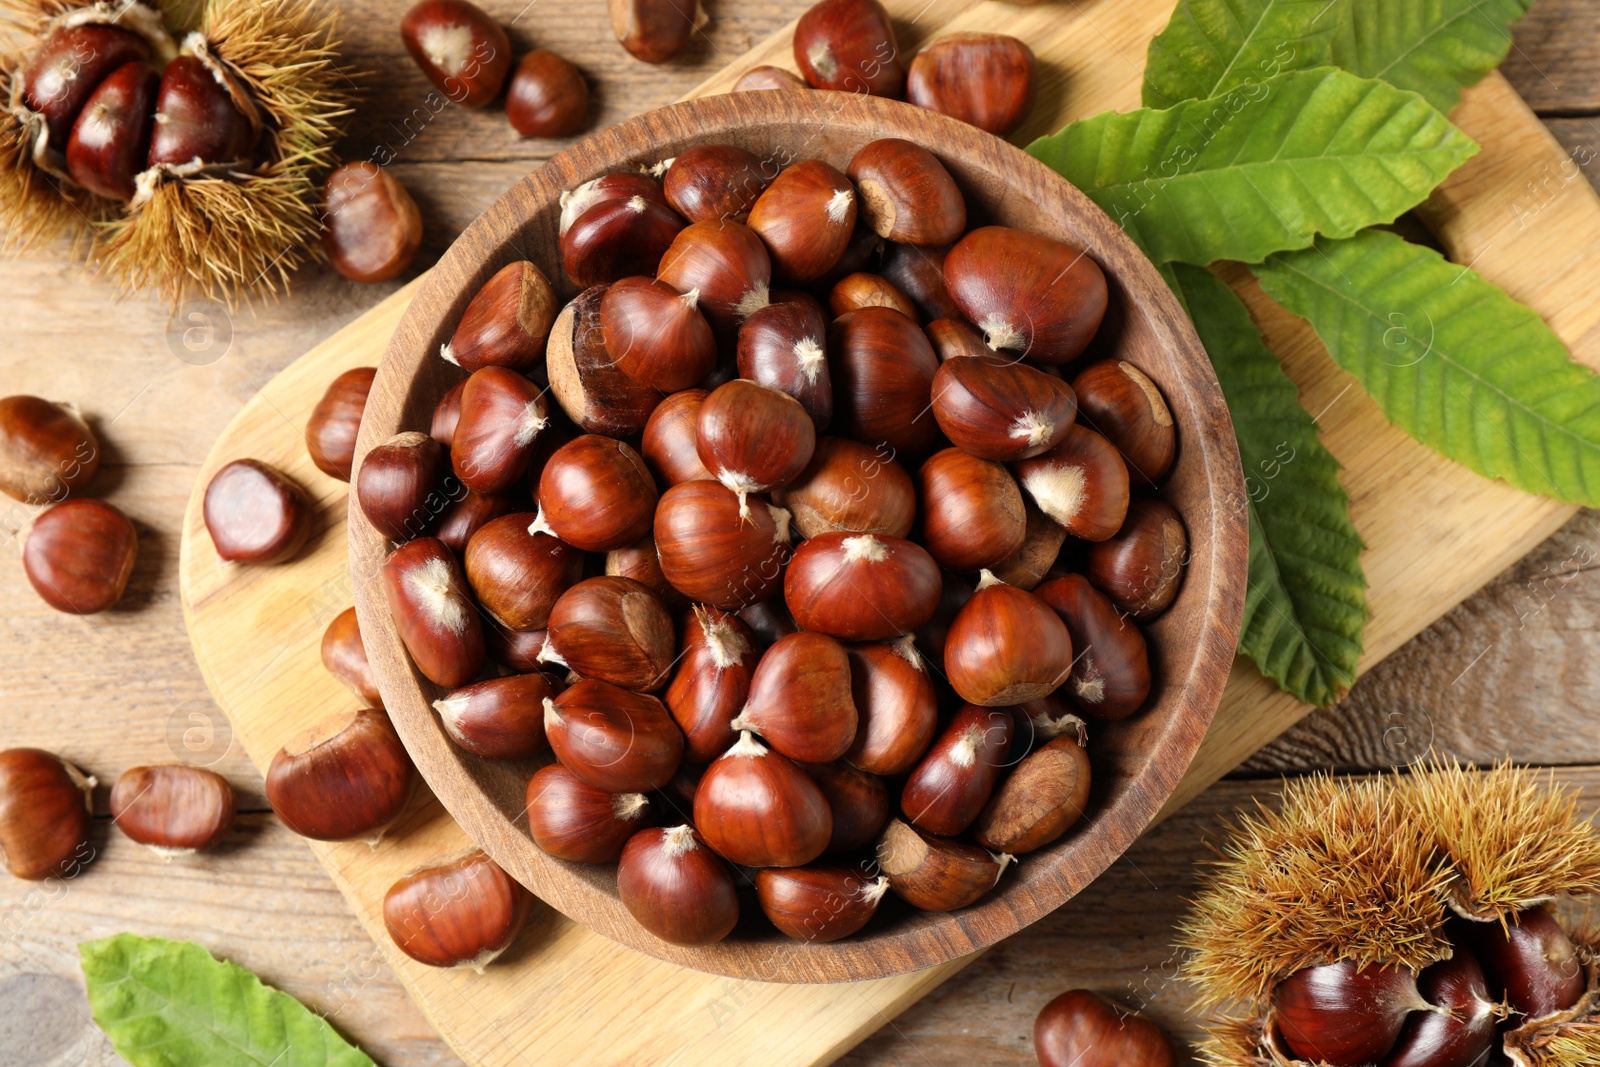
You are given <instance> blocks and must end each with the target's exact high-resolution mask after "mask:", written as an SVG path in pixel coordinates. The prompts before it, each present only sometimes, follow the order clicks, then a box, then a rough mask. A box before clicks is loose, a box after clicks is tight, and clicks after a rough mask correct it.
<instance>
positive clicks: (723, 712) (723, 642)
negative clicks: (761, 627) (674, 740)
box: [664, 604, 757, 764]
mask: <svg viewBox="0 0 1600 1067" xmlns="http://www.w3.org/2000/svg"><path fill="white" fill-rule="evenodd" d="M754 646H755V636H754V635H753V634H752V633H751V632H750V627H748V626H746V625H745V623H744V622H743V621H742V620H741V619H739V617H738V616H736V615H724V614H722V613H721V612H719V611H717V610H716V609H714V608H708V607H705V606H704V605H701V604H696V605H695V606H694V610H693V611H691V612H689V613H688V614H687V615H685V616H684V620H683V625H682V627H681V628H680V629H679V638H678V647H679V648H680V649H681V653H680V655H679V657H678V669H677V672H676V673H674V674H673V676H672V682H671V683H670V684H669V685H668V686H667V692H666V696H665V697H664V702H665V704H666V705H667V710H668V711H669V712H671V713H672V718H673V721H674V722H676V723H677V724H678V726H679V728H680V729H682V730H683V735H684V738H685V749H684V758H685V759H687V760H688V761H689V762H690V763H700V764H705V763H710V762H711V761H712V760H714V759H716V758H717V757H718V756H720V755H722V753H724V752H726V751H727V750H728V747H729V746H730V745H732V744H733V742H734V741H735V740H736V739H737V737H738V734H737V731H735V730H734V729H733V727H732V725H731V723H732V722H733V720H734V719H735V718H737V717H738V715H739V713H740V712H741V711H742V710H743V709H744V706H745V702H746V700H747V699H748V698H749V696H750V676H751V674H752V673H754V671H755V666H756V659H757V654H756V650H755V647H754Z"/></svg>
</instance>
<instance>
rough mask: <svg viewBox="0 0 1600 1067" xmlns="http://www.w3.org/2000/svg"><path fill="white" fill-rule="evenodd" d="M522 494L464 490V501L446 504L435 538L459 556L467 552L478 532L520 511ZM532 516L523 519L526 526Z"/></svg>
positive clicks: (462, 492) (462, 493) (434, 532)
mask: <svg viewBox="0 0 1600 1067" xmlns="http://www.w3.org/2000/svg"><path fill="white" fill-rule="evenodd" d="M520 496H521V494H520V493H477V492H474V491H473V490H471V489H465V488H463V489H462V491H461V498H460V499H459V500H456V501H454V502H452V503H449V504H446V505H445V508H444V510H443V511H442V512H440V513H439V523H438V525H437V526H435V527H434V529H433V535H434V536H435V537H437V538H438V539H439V540H441V541H443V542H444V543H445V544H446V545H448V546H449V548H450V551H452V552H454V553H455V554H456V555H457V556H460V555H462V554H464V553H465V552H466V551H467V546H468V545H469V544H471V543H472V538H473V537H474V536H476V534H477V532H478V531H479V530H481V529H483V528H484V527H485V526H487V525H489V523H491V522H493V521H494V520H496V519H500V518H504V517H505V516H507V515H509V514H511V513H512V512H513V511H514V510H516V508H517V506H518V505H519V504H522V503H523V501H522V500H521V499H519V497H520ZM532 519H533V516H532V515H529V516H527V517H526V518H524V519H523V520H522V522H523V525H524V526H526V525H527V524H528V523H529V522H530V521H531V520H532Z"/></svg>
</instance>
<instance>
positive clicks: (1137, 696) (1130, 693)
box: [1033, 574, 1150, 720]
mask: <svg viewBox="0 0 1600 1067" xmlns="http://www.w3.org/2000/svg"><path fill="white" fill-rule="evenodd" d="M1033 595H1034V596H1036V597H1038V598H1039V599H1040V600H1042V601H1044V602H1045V603H1046V604H1048V605H1050V607H1051V609H1052V610H1054V611H1055V613H1056V614H1057V615H1059V616H1060V617H1061V621H1062V622H1064V623H1066V624H1067V632H1068V633H1069V634H1070V635H1071V637H1072V648H1073V651H1074V652H1076V653H1077V658H1076V659H1075V660H1074V661H1073V664H1072V674H1071V675H1069V676H1068V678H1067V682H1066V684H1065V685H1063V686H1062V687H1061V689H1060V690H1059V692H1061V693H1063V694H1065V695H1066V696H1068V697H1069V698H1070V699H1071V700H1072V702H1073V703H1074V704H1076V705H1077V706H1078V707H1080V708H1082V709H1083V710H1084V711H1086V712H1088V713H1089V714H1090V715H1093V716H1095V717H1096V718H1100V719H1110V720H1116V719H1125V718H1127V717H1128V716H1129V715H1132V714H1133V713H1134V712H1136V711H1138V710H1139V709H1140V708H1141V707H1143V706H1144V702H1145V700H1146V699H1148V698H1149V696H1150V654H1149V651H1148V649H1147V648H1146V646H1145V640H1144V634H1142V633H1140V632H1139V627H1137V626H1135V625H1134V624H1133V623H1132V622H1131V621H1130V620H1128V619H1126V618H1124V617H1123V616H1122V613H1121V612H1119V611H1118V610H1117V609H1116V606H1115V605H1113V604H1112V603H1111V601H1110V600H1109V599H1108V598H1107V597H1106V595H1105V594H1104V593H1102V592H1100V591H1099V590H1098V589H1096V588H1095V587H1094V586H1092V585H1090V584H1089V580H1088V579H1087V578H1085V577H1084V576H1083V575H1081V574H1067V575H1062V576H1061V577H1058V578H1052V579H1050V580H1049V581H1048V582H1045V583H1044V584H1043V585H1041V586H1039V587H1038V588H1036V589H1035V590H1034V591H1033Z"/></svg>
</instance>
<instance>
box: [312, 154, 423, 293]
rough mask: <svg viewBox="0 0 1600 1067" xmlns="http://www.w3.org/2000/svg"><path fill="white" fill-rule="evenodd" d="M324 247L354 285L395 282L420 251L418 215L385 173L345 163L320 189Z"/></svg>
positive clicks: (361, 163) (367, 164)
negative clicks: (393, 279)
mask: <svg viewBox="0 0 1600 1067" xmlns="http://www.w3.org/2000/svg"><path fill="white" fill-rule="evenodd" d="M322 210H323V215H322V223H323V226H324V229H323V231H322V247H323V248H324V249H325V250H326V251H327V253H328V261H329V262H330V263H332V264H333V269H334V270H336V271H338V272H339V273H340V274H342V275H344V276H345V277H346V278H349V279H350V280H351V281H357V282H386V281H389V280H390V279H391V278H398V277H399V276H400V275H402V274H404V273H405V272H406V270H407V269H408V268H409V267H410V266H411V264H412V263H414V262H415V261H416V258H417V252H418V251H420V250H421V248H422V212H421V211H419V210H418V209H417V202H416V201H415V200H413V199H411V194H410V193H408V192H407V191H406V187H405V186H403V185H401V184H400V182H399V180H398V179H397V178H395V176H394V175H393V174H390V173H389V172H388V170H386V169H384V168H383V167H379V166H377V165H376V164H373V163H370V162H364V161H358V162H355V163H346V164H345V165H344V166H342V167H340V168H338V169H337V170H335V171H334V172H333V173H332V174H329V175H328V179H327V181H326V182H324V183H323V186H322Z"/></svg>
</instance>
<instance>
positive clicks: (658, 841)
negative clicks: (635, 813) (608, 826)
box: [617, 823, 739, 945]
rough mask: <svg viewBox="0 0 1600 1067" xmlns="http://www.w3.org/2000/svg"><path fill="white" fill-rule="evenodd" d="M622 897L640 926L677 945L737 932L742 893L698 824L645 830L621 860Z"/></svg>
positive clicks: (702, 942) (706, 942) (619, 891)
mask: <svg viewBox="0 0 1600 1067" xmlns="http://www.w3.org/2000/svg"><path fill="white" fill-rule="evenodd" d="M617 895H618V896H619V897H621V898H622V904H623V907H625V908H627V909H628V913H629V914H630V915H632V916H633V917H634V918H635V919H636V920H638V922H639V925H640V926H643V927H644V928H645V929H646V930H649V931H650V932H651V933H652V934H655V935H656V936H657V937H659V938H661V940H663V941H667V942H670V943H672V944H674V945H709V944H712V943H713V942H717V941H721V940H722V939H723V938H725V937H727V936H728V935H729V934H730V933H732V932H733V928H734V927H735V926H736V925H738V922H739V897H738V894H736V893H735V892H734V888H733V876H732V875H731V874H729V873H728V865H727V864H725V863H723V862H722V860H721V859H719V858H717V855H716V854H715V853H714V852H712V851H711V850H710V849H709V848H707V847H706V846H705V844H704V843H703V841H702V840H701V837H700V835H699V834H697V833H696V832H695V828H694V827H693V826H690V825H688V824H687V823H685V824H684V825H682V826H674V827H673V828H672V829H670V830H660V829H648V830H640V831H639V832H638V833H636V834H634V835H633V837H631V838H630V839H629V840H628V844H627V846H626V847H624V848H623V850H622V858H621V859H620V860H619V861H618V863H617Z"/></svg>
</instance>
